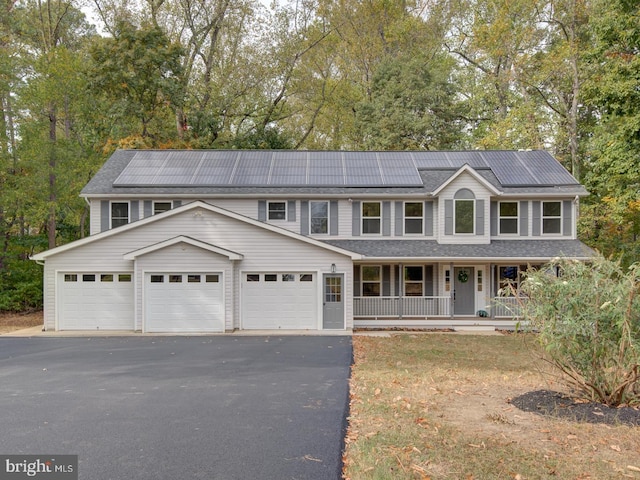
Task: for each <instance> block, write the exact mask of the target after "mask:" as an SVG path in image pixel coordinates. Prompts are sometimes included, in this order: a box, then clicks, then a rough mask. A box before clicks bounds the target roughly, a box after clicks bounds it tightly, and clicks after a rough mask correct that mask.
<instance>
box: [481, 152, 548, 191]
mask: <svg viewBox="0 0 640 480" xmlns="http://www.w3.org/2000/svg"><path fill="white" fill-rule="evenodd" d="M482 155H483V156H484V157H485V160H486V162H487V164H488V165H489V166H490V167H491V170H493V173H495V175H496V177H497V178H498V181H499V182H500V183H501V184H502V185H538V181H537V179H536V178H535V177H534V176H533V174H532V173H531V171H530V170H529V169H528V168H527V167H526V166H525V164H524V163H523V162H522V161H521V160H520V159H519V158H518V157H517V156H516V152H500V151H490V152H489V151H487V152H482Z"/></svg>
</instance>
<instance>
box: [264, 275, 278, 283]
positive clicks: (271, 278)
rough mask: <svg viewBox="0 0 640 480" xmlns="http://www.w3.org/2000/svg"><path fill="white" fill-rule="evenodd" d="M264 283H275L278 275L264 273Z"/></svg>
mask: <svg viewBox="0 0 640 480" xmlns="http://www.w3.org/2000/svg"><path fill="white" fill-rule="evenodd" d="M264 281H265V282H277V281H278V275H276V274H275V273H265V274H264Z"/></svg>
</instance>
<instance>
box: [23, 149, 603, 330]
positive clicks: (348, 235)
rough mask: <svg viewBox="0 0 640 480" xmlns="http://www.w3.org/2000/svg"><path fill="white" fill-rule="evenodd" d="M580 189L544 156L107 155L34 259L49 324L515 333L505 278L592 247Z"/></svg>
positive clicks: (514, 153) (479, 153)
mask: <svg viewBox="0 0 640 480" xmlns="http://www.w3.org/2000/svg"><path fill="white" fill-rule="evenodd" d="M586 194H587V192H586V191H585V189H584V188H583V187H582V186H581V185H580V184H579V183H578V182H577V181H576V180H575V179H574V178H573V177H572V176H571V175H570V174H569V173H568V172H567V171H566V170H565V169H564V168H563V167H562V166H561V165H560V164H559V163H558V162H557V161H556V160H555V159H554V158H553V157H552V156H551V155H549V154H548V153H546V152H542V151H469V152H343V151H326V152H325V151H237V150H234V151H222V150H213V151H195V150H189V151H175V150H162V151H147V150H123V151H117V152H115V153H114V154H113V155H112V156H111V157H110V158H109V159H108V160H107V162H106V163H105V164H104V166H103V167H102V169H101V170H100V171H99V172H98V173H97V174H96V175H95V177H94V178H93V179H92V180H91V181H90V182H89V183H88V184H87V186H86V187H85V188H84V189H83V191H82V194H81V195H82V196H83V197H84V198H85V199H86V201H87V202H88V203H89V205H90V211H91V214H90V218H91V235H90V236H89V237H87V238H84V239H81V240H78V241H75V242H72V243H69V244H67V245H63V246H60V247H57V248H54V249H51V250H48V251H45V252H42V253H39V254H37V255H35V256H34V260H36V261H39V262H44V305H45V315H44V318H45V328H46V329H50V330H54V329H55V330H134V331H142V332H225V331H233V330H236V329H254V330H278V329H282V330H284V329H287V330H293V329H295V330H347V331H348V330H350V329H352V328H354V327H376V326H377V327H393V326H396V327H423V328H443V327H450V328H461V327H467V326H480V327H486V328H508V327H511V326H513V325H514V319H513V314H512V313H511V312H510V311H508V309H506V308H505V307H504V305H502V306H497V305H495V304H494V302H493V300H494V298H495V297H496V296H497V294H498V290H499V289H500V288H501V287H502V286H504V285H505V284H506V283H509V282H512V283H516V284H517V282H518V280H519V272H520V271H522V270H523V269H526V268H527V266H536V265H542V264H544V263H545V262H547V261H549V260H550V259H552V258H554V257H557V256H567V257H571V258H575V259H580V260H584V259H588V258H589V257H590V256H592V255H593V251H592V250H590V249H589V248H587V247H586V246H585V245H583V244H582V243H581V242H580V241H579V240H578V239H577V236H576V220H577V217H578V206H579V199H580V197H581V196H584V195H586Z"/></svg>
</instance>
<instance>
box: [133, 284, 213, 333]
mask: <svg viewBox="0 0 640 480" xmlns="http://www.w3.org/2000/svg"><path fill="white" fill-rule="evenodd" d="M144 287H145V293H144V294H145V331H146V332H223V331H224V296H223V288H222V274H221V273H215V272H212V273H147V274H146V276H145V285H144Z"/></svg>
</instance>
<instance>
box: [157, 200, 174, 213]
mask: <svg viewBox="0 0 640 480" xmlns="http://www.w3.org/2000/svg"><path fill="white" fill-rule="evenodd" d="M169 210H171V202H153V214H154V215H157V214H158V213H162V212H167V211H169Z"/></svg>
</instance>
